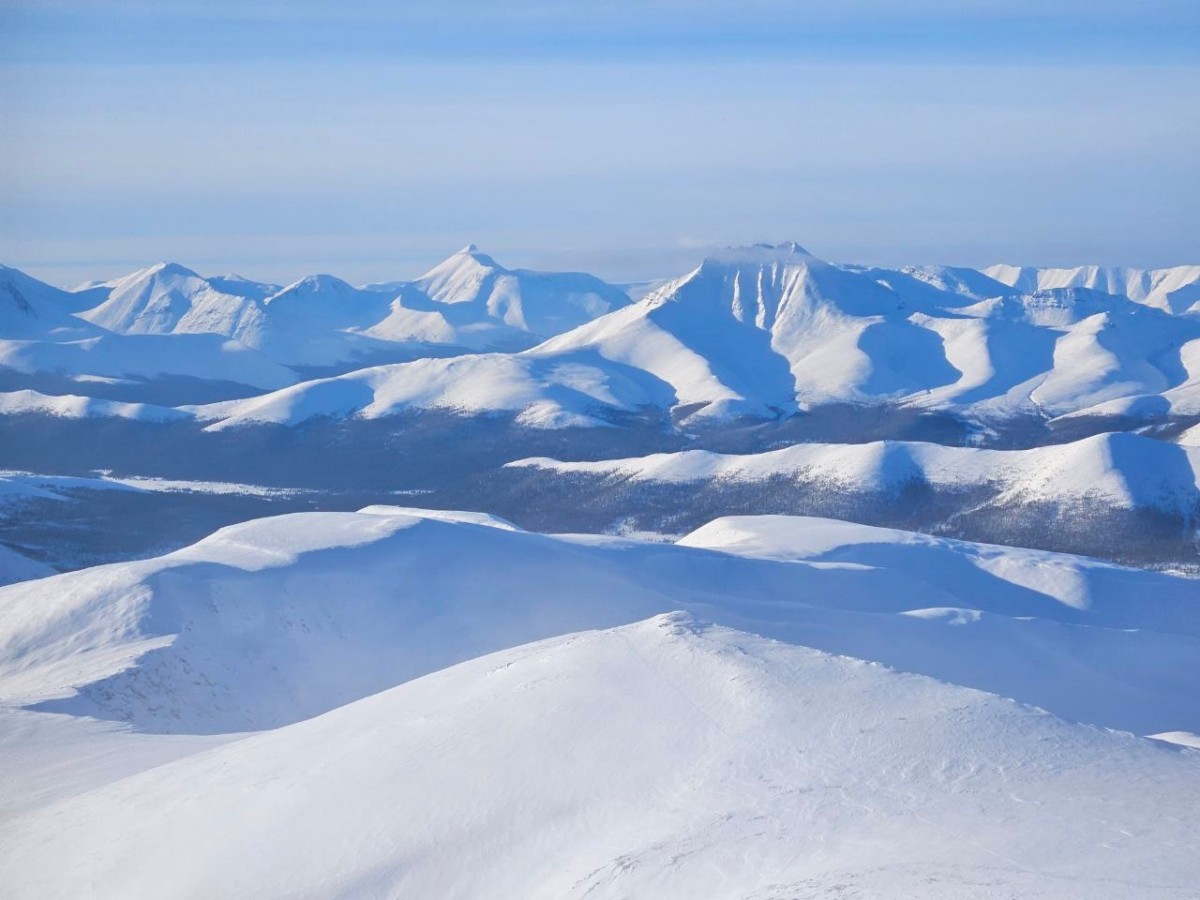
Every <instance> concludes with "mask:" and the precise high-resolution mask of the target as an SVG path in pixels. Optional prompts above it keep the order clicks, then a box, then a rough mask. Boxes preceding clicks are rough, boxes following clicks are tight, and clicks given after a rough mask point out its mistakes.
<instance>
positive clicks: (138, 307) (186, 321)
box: [80, 263, 254, 336]
mask: <svg viewBox="0 0 1200 900" xmlns="http://www.w3.org/2000/svg"><path fill="white" fill-rule="evenodd" d="M106 286H107V287H108V288H109V294H108V298H107V299H106V300H105V301H104V302H103V303H101V304H100V305H99V306H96V307H95V308H93V309H90V310H87V311H86V312H84V313H81V314H80V315H81V317H82V318H84V319H86V320H88V321H89V322H92V323H94V324H96V325H99V326H101V327H102V328H107V329H108V330H109V331H115V332H118V333H120V334H170V333H172V332H175V331H183V332H196V331H220V332H221V333H223V334H226V336H234V335H233V331H232V330H231V329H232V327H233V323H236V322H237V321H238V320H240V319H241V318H242V317H243V316H244V315H245V313H246V310H247V306H252V305H253V303H254V301H252V300H250V299H248V298H247V297H244V296H237V295H234V294H226V293H224V292H222V291H220V290H218V289H217V288H216V287H215V286H214V285H212V284H211V283H210V282H208V281H207V280H205V279H204V278H202V277H201V276H200V275H198V274H196V273H195V272H193V271H192V270H191V269H188V268H186V267H185V266H181V265H179V264H178V263H157V264H156V265H153V266H148V267H147V268H145V269H140V270H138V271H137V272H134V273H133V274H132V275H127V276H126V277H124V278H120V279H117V280H115V281H111V282H108V284H107V285H106ZM197 320H198V321H197Z"/></svg>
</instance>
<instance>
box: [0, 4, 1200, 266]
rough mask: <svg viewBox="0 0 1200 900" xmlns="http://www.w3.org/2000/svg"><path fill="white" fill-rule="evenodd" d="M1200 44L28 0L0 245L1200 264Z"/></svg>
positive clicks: (1080, 20)
mask: <svg viewBox="0 0 1200 900" xmlns="http://www.w3.org/2000/svg"><path fill="white" fill-rule="evenodd" d="M1047 7H1050V9H1047ZM1197 46H1200V3H1196V2H1194V0H1191V2H1173V0H1157V2H1156V0H1145V2H1138V3H1135V2H1112V0H1092V2H1088V3H1084V2H1076V0H1059V2H1056V3H1053V4H1049V3H1044V2H1042V3H1032V2H1026V0H1010V2H1006V3H1000V2H991V0H974V2H973V0H959V2H948V0H908V2H888V0H862V2H858V3H846V2H840V3H835V2H823V0H818V2H793V3H782V2H774V0H743V2H738V3H732V2H724V0H722V2H713V3H684V2H654V0H649V2H639V3H634V2H625V0H610V2H608V3H604V4H591V3H570V4H568V3H549V2H520V3H498V2H493V3H476V2H452V0H443V2H440V3H424V2H420V0H418V2H410V3H403V4H394V3H386V4H385V3H373V2H360V3H354V4H350V3H339V4H334V3H328V2H313V0H293V2H288V3H282V2H280V3H274V2H266V3H256V4H250V3H246V2H241V3H231V2H225V0H209V2H204V3H199V2H191V0H182V2H162V0H160V2H150V0H126V2H80V0H38V2H36V3H35V2H23V0H16V2H13V0H9V2H7V3H3V4H0V162H2V163H3V165H2V166H0V261H3V262H6V263H8V264H11V265H17V266H19V267H22V268H25V269H27V270H28V271H30V272H32V273H33V274H36V275H40V276H42V277H46V278H48V279H50V280H53V281H56V282H59V283H72V282H75V281H78V280H81V279H83V278H85V277H92V276H108V275H113V274H118V273H121V272H125V271H128V270H130V269H131V268H134V267H136V266H138V265H142V264H145V263H147V262H153V261H156V260H158V259H174V260H178V261H180V262H183V263H185V264H188V265H191V266H193V267H195V268H197V269H199V270H200V271H204V272H214V273H215V272H218V271H226V270H237V271H240V272H243V273H244V274H247V275H250V276H256V277H262V278H270V279H275V280H289V279H291V278H293V277H298V276H299V275H301V274H304V273H306V272H311V271H331V272H334V273H336V274H339V275H342V276H344V277H348V278H350V279H351V280H356V281H366V280H380V279H391V278H397V277H404V276H408V275H413V274H416V273H418V272H419V271H420V270H421V269H422V268H423V267H425V266H427V265H428V264H429V263H432V262H434V261H436V260H437V259H439V258H441V257H442V256H444V255H446V254H447V253H448V252H451V251H453V250H454V249H456V248H457V247H459V246H461V245H463V244H466V243H468V242H476V243H479V244H480V245H481V246H482V247H484V248H485V249H487V250H489V251H490V252H492V253H493V254H494V255H496V256H497V257H498V258H499V259H500V260H501V261H502V262H506V263H509V264H513V265H532V266H543V267H569V268H584V269H590V270H593V271H596V272H597V273H598V274H601V275H605V276H607V277H611V278H616V279H634V278H641V277H652V276H657V275H669V274H675V273H677V272H678V271H679V270H681V269H682V268H684V267H686V266H687V265H688V264H689V263H690V262H691V261H692V260H693V259H695V258H696V257H697V256H699V255H702V254H703V252H704V250H705V249H706V248H708V247H711V246H719V245H724V244H730V243H745V242H752V241H758V240H784V239H794V240H798V241H800V242H801V243H803V244H805V245H806V246H808V247H809V248H810V249H812V250H813V251H814V252H817V253H819V254H821V255H824V256H827V257H829V258H833V259H843V260H854V261H863V262H877V263H882V264H895V263H900V262H906V261H913V262H952V263H961V264H968V265H972V264H973V265H984V264H987V263H990V262H994V261H1001V260H1003V261H1019V262H1027V263H1033V264H1077V263H1081V262H1102V263H1110V264H1128V265H1169V264H1175V263H1182V262H1197V261H1200V247H1198V246H1197V243H1198V242H1197V239H1196V235H1197V233H1200V229H1198V228H1197V227H1196V222H1195V217H1196V212H1195V211H1196V209H1197V208H1200V164H1197V162H1196V160H1197V159H1200V116H1198V115H1197V110H1200V64H1198V63H1197V61H1196V53H1195V48H1196V47H1197Z"/></svg>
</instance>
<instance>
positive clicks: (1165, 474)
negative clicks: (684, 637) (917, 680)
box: [0, 243, 1200, 567]
mask: <svg viewBox="0 0 1200 900" xmlns="http://www.w3.org/2000/svg"><path fill="white" fill-rule="evenodd" d="M1198 292H1200V267H1196V266H1180V267H1177V268H1174V269H1158V270H1131V269H1103V268H1098V267H1082V268H1079V269H1032V268H1022V267H1016V266H993V267H991V268H989V269H984V270H976V269H969V268H963V267H947V266H907V267H903V268H899V269H885V268H878V267H870V266H862V265H849V264H834V263H831V262H828V261H825V260H822V259H820V258H818V257H816V256H813V255H812V254H810V253H809V252H807V251H806V250H805V249H804V248H803V247H801V246H799V245H797V244H794V243H787V244H780V245H755V246H751V247H743V248H735V249H730V250H726V251H722V252H719V253H715V254H713V255H711V256H710V257H708V258H707V259H705V260H704V261H703V262H702V263H701V264H700V265H699V266H697V267H696V268H695V269H694V270H692V271H690V272H687V273H685V274H683V275H682V276H680V277H677V278H675V279H672V280H667V281H663V282H660V283H657V284H656V285H655V286H653V287H650V288H649V289H648V290H639V291H638V292H637V293H638V299H636V300H635V299H633V298H631V297H630V296H629V295H628V294H627V293H626V292H625V291H624V290H622V289H621V288H620V287H619V286H616V285H612V284H608V283H606V282H604V281H602V280H601V279H599V278H596V277H594V276H592V275H588V274H584V273H575V272H535V271H530V270H526V269H516V268H514V269H510V268H506V267H505V266H503V265H501V264H500V263H498V262H496V260H494V259H493V258H492V257H491V256H489V255H487V254H486V253H483V252H482V251H480V250H479V249H478V248H476V247H475V246H474V245H472V246H469V247H466V248H464V249H463V250H461V251H459V252H458V253H455V254H453V255H452V256H450V257H449V258H447V259H446V260H445V261H443V262H441V263H439V264H438V265H436V266H434V267H433V268H432V269H430V270H429V271H428V272H426V273H425V274H424V275H421V276H419V277H417V278H414V279H412V280H408V281H393V282H386V283H377V284H369V285H364V286H354V285H351V284H349V283H347V282H345V281H342V280H341V279H338V278H336V277H334V276H331V275H323V274H322V275H310V276H307V277H305V278H302V279H300V280H298V281H296V282H294V283H292V284H290V285H286V286H282V285H278V284H267V283H259V282H254V281H251V280H248V279H245V278H242V277H240V276H237V275H223V276H216V277H208V276H201V275H200V274H198V273H196V272H194V271H192V270H190V269H187V268H185V267H183V266H180V265H177V264H167V263H163V264H159V265H155V266H151V267H149V268H145V269H142V270H140V271H138V272H135V273H133V274H131V275H129V276H126V277H124V278H119V279H115V280H112V281H108V282H93V283H90V284H88V285H86V286H84V287H81V288H78V289H76V290H73V291H66V290H60V289H58V288H55V287H52V286H51V285H48V284H44V283H42V282H39V281H37V280H36V279H34V278H32V277H30V276H28V275H25V274H23V273H21V272H19V271H17V270H15V269H11V268H3V267H0V467H3V468H5V469H9V470H13V471H14V475H13V476H12V477H14V478H24V477H27V475H28V474H29V473H32V474H34V475H37V474H41V475H56V476H58V475H62V476H73V477H76V478H79V479H81V480H80V481H79V483H77V484H76V485H75V486H74V487H72V488H70V489H69V490H68V491H66V494H65V495H66V496H67V498H68V499H69V500H70V504H69V505H70V506H71V508H72V509H74V510H76V511H77V515H78V521H76V522H75V523H74V524H72V525H67V524H65V522H64V520H63V519H62V517H61V516H57V517H56V516H50V515H49V514H48V513H47V514H46V515H44V516H42V515H40V514H38V513H35V512H34V511H35V510H39V509H43V506H40V505H39V504H41V505H44V504H55V503H59V504H61V501H62V498H63V496H64V494H63V492H62V491H59V490H57V489H55V490H54V491H50V493H51V494H52V495H53V498H51V497H46V496H38V495H37V494H36V492H34V493H32V494H31V493H30V492H28V491H22V492H18V493H19V498H18V499H13V500H11V501H10V502H8V503H7V505H6V506H5V507H4V508H3V511H0V529H3V531H0V539H2V540H4V541H7V542H8V543H9V544H10V545H11V546H12V547H13V548H14V549H16V550H19V551H21V552H23V553H27V554H28V555H31V556H33V557H35V558H36V559H38V560H41V561H45V562H50V563H51V564H54V565H58V566H59V567H62V566H64V565H71V564H73V563H72V562H71V561H72V560H81V559H87V560H91V561H104V560H107V559H119V558H124V557H126V556H128V555H135V554H138V553H144V552H151V551H155V552H157V551H161V550H164V549H170V546H172V545H175V546H177V545H179V544H180V543H182V542H185V541H186V540H187V539H195V538H197V537H199V536H201V535H202V534H203V533H206V532H203V531H202V530H201V525H202V526H203V527H204V528H209V530H211V526H215V525H220V524H227V523H229V522H231V521H236V520H238V519H240V518H243V517H245V516H246V515H247V514H248V513H249V512H250V511H251V510H253V511H254V512H259V513H261V512H272V511H280V510H281V505H282V508H283V509H291V508H306V509H307V508H328V509H348V508H355V506H354V505H355V504H358V505H362V503H363V502H371V501H377V500H386V498H387V497H389V496H393V495H395V494H396V493H397V492H400V493H401V494H411V495H414V496H421V497H422V498H424V499H423V501H422V502H423V503H426V504H427V505H433V506H443V507H452V508H472V509H480V510H487V511H493V512H499V513H502V514H504V515H506V516H508V517H510V518H512V519H513V520H514V521H517V522H518V523H519V524H521V525H523V526H525V527H530V528H536V529H547V528H551V529H563V528H565V529H571V530H592V531H620V530H627V529H637V530H654V531H659V532H664V533H672V534H673V533H680V532H683V531H686V530H689V529H691V528H694V527H697V526H699V525H701V524H703V522H705V521H707V520H708V519H710V518H712V517H713V516H715V515H724V514H744V513H748V512H755V511H762V510H764V509H769V510H770V511H773V512H784V513H796V514H819V515H834V516H838V517H843V518H849V519H855V520H859V521H864V522H870V523H871V524H876V525H889V526H896V527H911V528H918V529H920V530H925V531H934V532H938V533H944V534H948V535H952V536H959V537H965V538H970V539H975V540H995V541H1001V542H1007V543H1020V544H1025V545H1031V546H1044V547H1052V548H1054V549H1060V550H1070V551H1074V552H1082V553H1093V554H1097V555H1103V556H1108V557H1112V558H1119V559H1121V560H1123V561H1126V562H1133V563H1142V564H1153V565H1164V566H1178V565H1183V566H1188V567H1191V566H1194V565H1196V564H1197V563H1200V555H1198V553H1197V544H1196V534H1197V529H1196V522H1197V521H1198V520H1200V505H1198V501H1197V499H1196V493H1197V492H1196V480H1197V479H1196V465H1195V460H1194V452H1193V451H1192V450H1191V449H1190V448H1191V447H1193V446H1194V445H1197V444H1200V438H1198V437H1197V436H1196V435H1197V434H1200V432H1198V431H1196V430H1194V428H1195V427H1196V426H1198V425H1200V293H1198ZM873 447H879V448H883V449H882V450H880V451H879V454H878V459H879V460H880V462H879V465H880V466H883V469H879V470H878V471H877V470H876V469H875V468H872V466H871V465H856V464H854V463H853V461H854V460H856V459H859V458H860V457H861V456H862V454H863V453H864V452H866V453H868V455H870V454H871V453H874V452H875V451H873V450H870V449H869V448H873ZM696 453H707V454H709V456H711V457H712V458H714V459H716V458H718V457H720V458H723V459H733V460H743V461H744V462H736V461H734V462H725V463H721V464H720V465H715V467H713V468H712V470H711V471H708V470H705V469H704V466H700V470H703V471H700V473H699V474H697V469H696V466H697V460H698V459H699V457H697V456H695V455H694V454H696ZM781 453H782V454H784V457H781V456H779V454H781ZM652 454H659V456H654V457H652V458H651V459H650V460H649V461H648V460H647V457H648V456H649V455H652ZM787 454H792V456H791V457H789V458H785V457H786V456H787ZM806 454H807V455H806ZM822 454H824V455H822ZM1022 454H1024V455H1022ZM1029 454H1033V455H1032V456H1031V455H1029ZM801 457H803V459H801ZM822 459H832V460H837V461H840V462H841V463H844V464H843V465H840V466H836V465H827V464H826V463H823V462H821V460H822ZM527 460H534V461H535V463H536V464H530V463H526V462H522V461H527ZM781 460H783V462H781ZM580 462H587V463H589V464H595V465H594V466H593V467H591V468H587V467H585V468H583V469H579V468H573V467H572V464H574V463H580ZM109 472H112V473H115V474H116V475H118V476H136V477H153V478H165V479H171V480H173V481H179V482H183V481H211V482H222V483H237V484H249V485H258V486H264V487H271V488H278V489H283V488H287V489H289V490H292V491H293V493H290V494H287V495H286V496H284V495H281V494H272V495H270V496H269V497H267V496H265V495H259V494H255V495H252V496H250V497H247V498H241V499H239V500H238V501H237V502H234V501H232V500H231V499H230V495H229V494H228V493H226V494H222V495H215V494H212V493H211V492H210V493H204V492H200V491H191V492H185V493H186V496H187V497H188V500H187V503H188V504H191V505H192V506H194V507H196V508H197V513H196V517H195V522H196V523H197V524H196V525H195V527H194V528H184V532H186V533H181V534H180V535H178V536H176V537H174V538H173V539H171V540H168V541H167V543H166V544H164V543H163V542H162V535H161V534H155V535H150V534H146V535H139V534H135V533H130V534H129V535H126V536H125V537H124V538H121V539H120V540H115V542H114V538H113V535H108V536H106V537H105V539H104V541H101V542H100V543H99V544H95V545H89V546H84V544H86V543H87V542H88V541H93V542H94V541H97V540H98V536H97V535H96V534H94V533H93V531H92V528H93V526H94V525H95V523H96V522H98V521H101V520H104V519H106V518H111V515H110V514H111V511H112V509H114V508H116V506H119V505H121V504H131V503H132V504H148V505H149V506H151V507H153V506H154V504H156V503H162V504H168V503H172V504H177V505H178V504H180V503H182V502H183V501H181V500H180V496H181V495H180V494H179V493H178V492H176V493H174V494H170V495H169V496H168V495H167V494H162V493H156V492H154V491H149V492H142V493H143V494H145V496H139V497H137V498H136V499H135V498H134V497H133V496H132V495H131V494H130V493H129V492H128V491H124V492H115V491H112V490H99V489H95V485H94V483H93V482H94V480H95V478H96V477H97V474H98V473H99V474H100V475H101V476H103V473H109ZM647 472H652V473H653V475H652V476H651V475H647V474H646V473H647ZM881 472H885V473H886V477H883V476H882V475H881V474H880V473H881ZM1080 472H1084V473H1089V472H1090V473H1096V477H1095V478H1094V479H1091V480H1089V479H1086V478H1084V479H1080V478H1078V477H1076V476H1077V475H1078V473H1080ZM21 473H25V474H21ZM1054 473H1058V474H1054ZM1147 473H1153V474H1154V475H1155V477H1158V476H1161V478H1162V479H1163V483H1162V484H1161V485H1157V486H1152V487H1147V486H1146V483H1147V477H1148V476H1147ZM88 479H92V481H89V480H88ZM1150 480H1153V479H1150ZM1167 482H1170V483H1169V484H1167ZM118 494H120V496H118ZM13 496H14V497H17V496H18V495H17V494H14V495H13ZM301 497H303V499H302V500H301V499H299V498H301ZM45 509H48V507H46V508H45ZM43 511H45V510H44V509H43ZM155 515H157V514H155ZM31 517H33V522H34V524H33V526H32V527H31ZM151 519H154V515H152V516H151ZM188 520H189V517H188V516H183V517H182V518H181V521H188ZM81 523H82V525H81ZM1050 523H1052V524H1050ZM120 531H121V530H120V529H118V532H120ZM73 534H75V535H77V537H72V536H71V535H73ZM1139 534H1140V535H1144V536H1149V537H1146V539H1144V540H1143V539H1140V538H1138V539H1134V536H1136V535H1139ZM152 537H153V541H152V540H151V538H152ZM22 542H23V543H22Z"/></svg>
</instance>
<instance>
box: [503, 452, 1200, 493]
mask: <svg viewBox="0 0 1200 900" xmlns="http://www.w3.org/2000/svg"><path fill="white" fill-rule="evenodd" d="M508 465H509V466H511V467H528V468H537V469H544V470H548V471H552V472H556V473H560V474H589V475H596V476H604V477H611V478H620V479H632V480H635V481H648V482H665V483H674V484H685V483H689V482H701V481H721V480H730V481H760V480H764V479H768V478H773V477H778V476H784V477H789V478H795V479H802V480H805V481H815V482H824V483H828V484H833V485H843V486H845V487H847V488H851V489H855V490H866V491H892V492H896V491H899V490H901V489H902V488H903V487H904V486H905V485H906V484H908V483H911V482H924V483H927V484H930V485H934V486H938V487H947V488H970V487H990V488H992V489H993V490H994V491H996V492H997V493H998V495H999V496H998V499H999V500H1000V501H1014V502H1029V501H1052V502H1068V501H1071V502H1080V503H1082V502H1103V503H1105V504H1109V505H1112V506H1116V507H1120V508H1125V509H1132V508H1136V507H1153V508H1157V509H1162V510H1168V511H1172V512H1183V513H1187V512H1189V511H1192V510H1194V509H1195V508H1196V506H1197V503H1198V502H1200V488H1198V484H1200V448H1197V447H1191V446H1182V445H1178V444H1171V443H1167V442H1164V441H1158V440H1154V439H1153V438H1147V437H1142V436H1141V435H1137V434H1130V433H1125V432H1120V433H1114V434H1101V435H1096V436H1095V437H1090V438H1085V439H1083V440H1080V441H1075V442H1073V443H1069V444H1054V445H1050V446H1046V447H1036V448H1033V449H1030V450H981V449H977V448H974V447H951V446H944V445H941V444H927V443H920V442H912V441H874V442H871V443H866V444H795V445H793V446H790V447H785V448H783V449H781V450H772V451H768V452H765V453H756V454H741V455H738V454H720V453H712V452H710V451H707V450H685V451H682V452H679V453H658V454H653V455H650V456H645V457H634V458H629V459H616V460H600V461H596V462H561V461H559V460H553V459H545V458H540V459H524V460H518V461H516V462H512V463H509V464H508Z"/></svg>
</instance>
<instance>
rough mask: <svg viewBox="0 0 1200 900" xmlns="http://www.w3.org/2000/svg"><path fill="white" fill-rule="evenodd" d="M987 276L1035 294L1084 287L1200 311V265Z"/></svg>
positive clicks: (1001, 268)
mask: <svg viewBox="0 0 1200 900" xmlns="http://www.w3.org/2000/svg"><path fill="white" fill-rule="evenodd" d="M983 274H985V275H987V276H988V277H990V278H994V279H996V280H997V281H1000V282H1002V283H1004V284H1007V285H1010V286H1012V287H1014V288H1016V289H1017V290H1018V291H1020V292H1021V293H1025V294H1032V293H1035V292H1037V291H1045V290H1052V289H1054V288H1069V287H1082V288H1091V289H1093V290H1098V291H1103V292H1104V293H1106V294H1118V295H1120V296H1123V297H1128V298H1129V299H1130V300H1132V301H1133V302H1135V303H1142V304H1145V305H1146V306H1152V307H1155V308H1157V309H1161V310H1164V311H1166V312H1170V313H1185V312H1194V311H1197V310H1198V309H1200V307H1198V306H1197V304H1200V266H1174V267H1172V268H1167V269H1131V268H1121V267H1116V266H1075V267H1074V268H1045V269H1039V268H1035V267H1031V266H1009V265H996V266H990V267H989V268H986V269H984V270H983Z"/></svg>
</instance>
